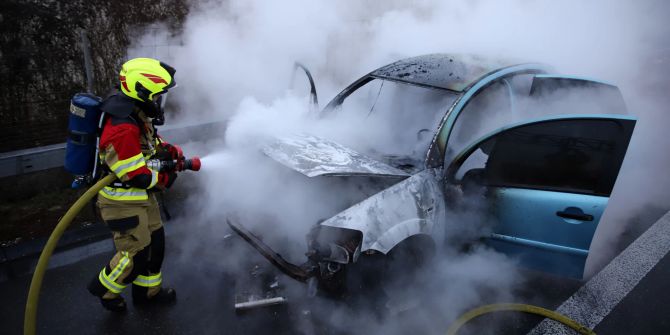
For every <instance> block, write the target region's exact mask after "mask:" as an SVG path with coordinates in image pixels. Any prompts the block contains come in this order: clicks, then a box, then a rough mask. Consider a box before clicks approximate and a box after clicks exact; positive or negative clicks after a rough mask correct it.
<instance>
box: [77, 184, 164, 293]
mask: <svg viewBox="0 0 670 335" xmlns="http://www.w3.org/2000/svg"><path fill="white" fill-rule="evenodd" d="M98 208H100V215H101V216H102V219H103V221H105V223H106V224H107V226H108V227H109V229H110V230H111V231H112V236H113V238H114V246H115V247H116V254H115V255H114V257H112V259H111V261H110V262H109V263H108V264H107V266H105V267H104V268H103V269H102V270H101V271H100V273H98V274H97V275H96V276H95V277H94V278H93V279H92V280H91V283H90V285H89V291H90V292H91V293H93V294H94V295H96V296H99V297H102V298H103V299H114V298H117V297H118V296H119V295H120V294H121V292H122V291H123V289H125V288H126V286H128V284H131V283H132V285H133V292H132V293H133V299H146V298H150V297H152V296H153V295H155V294H156V293H158V292H159V291H160V288H161V282H162V274H161V266H162V264H163V257H164V255H165V231H164V229H163V223H162V222H161V217H160V211H159V206H158V202H157V201H156V195H155V193H150V194H149V200H148V201H144V202H128V201H115V200H110V199H106V198H103V197H100V196H99V197H98Z"/></svg>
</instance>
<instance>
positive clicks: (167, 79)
mask: <svg viewBox="0 0 670 335" xmlns="http://www.w3.org/2000/svg"><path fill="white" fill-rule="evenodd" d="M175 72H176V71H175V69H174V68H173V67H171V66H169V65H167V64H165V63H163V62H161V61H158V60H156V59H153V58H134V59H131V60H129V61H127V62H125V63H124V64H123V66H121V72H120V73H119V81H121V91H122V92H123V93H124V94H125V95H127V96H129V97H131V98H133V99H137V100H140V101H144V102H149V101H151V100H152V99H153V97H154V96H155V95H157V94H161V93H165V92H167V90H168V89H169V88H171V87H174V86H175V84H176V83H175V81H174V73H175Z"/></svg>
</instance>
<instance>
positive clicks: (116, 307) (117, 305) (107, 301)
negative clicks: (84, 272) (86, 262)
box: [88, 277, 127, 313]
mask: <svg viewBox="0 0 670 335" xmlns="http://www.w3.org/2000/svg"><path fill="white" fill-rule="evenodd" d="M88 291H89V292H90V293H91V294H93V295H94V296H96V297H98V298H100V304H101V305H102V307H104V308H105V309H107V310H110V311H112V312H117V313H121V312H125V311H126V309H127V305H126V301H125V300H124V299H123V297H122V296H121V295H119V294H116V293H112V292H110V291H108V290H107V288H106V287H105V286H103V285H102V284H100V281H99V280H98V277H95V278H93V279H92V280H91V282H90V283H89V284H88Z"/></svg>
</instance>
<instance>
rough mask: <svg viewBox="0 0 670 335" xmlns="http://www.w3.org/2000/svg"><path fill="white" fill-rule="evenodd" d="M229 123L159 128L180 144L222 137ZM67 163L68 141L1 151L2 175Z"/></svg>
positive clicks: (39, 169) (38, 169)
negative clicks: (66, 145)
mask: <svg viewBox="0 0 670 335" xmlns="http://www.w3.org/2000/svg"><path fill="white" fill-rule="evenodd" d="M226 125H227V122H226V121H214V122H207V123H201V124H195V125H187V126H175V127H167V126H166V127H160V128H158V131H159V133H160V134H161V136H163V137H165V138H166V139H168V140H169V141H170V142H172V143H175V144H181V143H186V142H189V141H194V142H198V141H203V140H206V139H208V138H216V137H220V136H222V135H223V132H224V131H225V127H226ZM64 163H65V143H59V144H52V145H47V146H43V147H38V148H31V149H24V150H17V151H10V152H5V153H0V178H4V177H11V176H17V175H21V174H26V173H31V172H36V171H42V170H47V169H52V168H57V167H61V166H63V164H64Z"/></svg>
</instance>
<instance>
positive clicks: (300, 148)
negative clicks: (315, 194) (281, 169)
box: [262, 134, 409, 178]
mask: <svg viewBox="0 0 670 335" xmlns="http://www.w3.org/2000/svg"><path fill="white" fill-rule="evenodd" d="M262 151H263V153H265V154H266V155H267V156H269V157H271V158H272V159H274V160H276V161H277V162H279V163H281V164H282V165H285V166H287V167H289V168H291V169H293V170H295V171H298V172H300V173H302V174H304V175H305V176H308V177H316V176H381V177H401V178H407V177H409V174H407V173H406V172H404V171H402V170H400V169H397V168H394V167H392V166H390V165H388V164H385V163H382V162H379V161H377V160H374V159H372V158H370V157H367V156H364V155H362V154H360V153H358V152H356V151H354V150H352V149H350V148H347V147H345V146H343V145H341V144H339V143H336V142H333V141H330V140H326V139H323V138H319V137H316V136H313V135H308V134H298V135H292V136H288V137H282V138H278V139H277V140H276V141H274V142H272V143H271V144H269V145H267V146H265V147H263V149H262Z"/></svg>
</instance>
